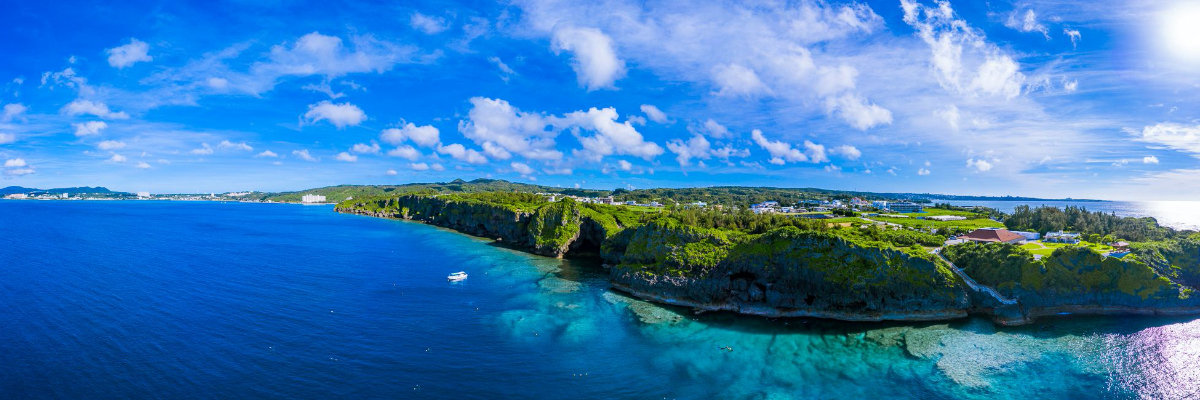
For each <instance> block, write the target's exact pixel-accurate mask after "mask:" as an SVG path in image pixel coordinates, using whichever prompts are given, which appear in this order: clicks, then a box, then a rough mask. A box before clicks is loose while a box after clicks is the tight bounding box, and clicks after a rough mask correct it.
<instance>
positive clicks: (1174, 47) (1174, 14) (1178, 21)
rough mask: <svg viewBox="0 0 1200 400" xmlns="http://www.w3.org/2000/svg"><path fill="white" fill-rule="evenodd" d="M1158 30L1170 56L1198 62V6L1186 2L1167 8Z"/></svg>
mask: <svg viewBox="0 0 1200 400" xmlns="http://www.w3.org/2000/svg"><path fill="white" fill-rule="evenodd" d="M1160 29H1162V35H1163V39H1164V41H1165V43H1164V44H1165V45H1166V48H1167V50H1168V51H1170V52H1171V54H1172V55H1174V56H1176V57H1179V58H1182V59H1184V60H1187V61H1193V62H1200V4H1198V3H1194V2H1191V1H1188V2H1180V3H1179V4H1177V5H1175V6H1174V7H1171V8H1168V9H1167V11H1166V13H1164V14H1163V19H1162V26H1161V27H1160Z"/></svg>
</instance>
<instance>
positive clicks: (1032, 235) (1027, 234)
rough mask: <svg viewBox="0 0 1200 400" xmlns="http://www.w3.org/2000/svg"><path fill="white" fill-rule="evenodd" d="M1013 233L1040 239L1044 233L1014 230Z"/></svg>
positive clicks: (1027, 238) (1031, 238) (1026, 238)
mask: <svg viewBox="0 0 1200 400" xmlns="http://www.w3.org/2000/svg"><path fill="white" fill-rule="evenodd" d="M1012 233H1015V234H1018V235H1021V236H1024V237H1025V240H1038V239H1040V238H1041V237H1042V234H1040V233H1037V232H1021V231H1012Z"/></svg>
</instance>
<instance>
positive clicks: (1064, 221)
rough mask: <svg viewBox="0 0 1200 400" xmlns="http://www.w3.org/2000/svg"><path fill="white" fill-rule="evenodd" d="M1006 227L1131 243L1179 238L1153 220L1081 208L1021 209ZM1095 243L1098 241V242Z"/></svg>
mask: <svg viewBox="0 0 1200 400" xmlns="http://www.w3.org/2000/svg"><path fill="white" fill-rule="evenodd" d="M1004 226H1006V227H1007V228H1008V229H1011V230H1018V231H1034V232H1039V233H1042V234H1045V233H1046V232H1056V231H1062V230H1065V231H1073V232H1080V233H1083V234H1086V235H1098V236H1101V238H1100V239H1099V240H1104V239H1103V236H1106V235H1107V236H1111V237H1112V238H1114V239H1119V240H1128V241H1137V242H1144V241H1155V240H1163V239H1168V238H1172V237H1174V236H1176V235H1177V234H1178V232H1176V231H1174V230H1172V229H1170V228H1164V227H1162V226H1159V225H1158V222H1157V221H1155V220H1154V218H1128V217H1118V216H1116V215H1113V214H1105V213H1102V212H1089V211H1088V210H1087V209H1086V208H1082V207H1070V206H1068V207H1066V208H1062V209H1060V208H1057V207H1038V208H1030V207H1029V206H1018V207H1017V208H1016V209H1014V210H1013V213H1012V214H1011V215H1008V216H1006V217H1005V218H1004ZM1099 240H1095V241H1099Z"/></svg>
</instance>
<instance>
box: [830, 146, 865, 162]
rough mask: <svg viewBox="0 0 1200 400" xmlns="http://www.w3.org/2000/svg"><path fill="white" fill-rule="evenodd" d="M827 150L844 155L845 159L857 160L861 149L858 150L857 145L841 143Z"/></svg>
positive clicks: (860, 155)
mask: <svg viewBox="0 0 1200 400" xmlns="http://www.w3.org/2000/svg"><path fill="white" fill-rule="evenodd" d="M829 152H830V153H833V154H837V155H841V156H842V157H846V159H847V160H857V159H858V158H859V157H862V151H859V150H858V148H857V147H854V146H850V145H841V146H838V147H835V148H833V150H830V151H829Z"/></svg>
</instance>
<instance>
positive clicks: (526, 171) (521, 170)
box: [510, 162, 533, 175]
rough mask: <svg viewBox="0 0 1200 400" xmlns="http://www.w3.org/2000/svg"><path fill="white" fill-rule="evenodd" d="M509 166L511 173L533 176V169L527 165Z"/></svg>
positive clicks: (514, 164) (516, 163) (513, 164)
mask: <svg viewBox="0 0 1200 400" xmlns="http://www.w3.org/2000/svg"><path fill="white" fill-rule="evenodd" d="M510 165H511V166H512V169H513V171H516V172H517V173H518V174H521V175H531V174H533V168H531V167H530V166H529V165H526V164H525V163H519V162H514V163H512V164H510Z"/></svg>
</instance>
